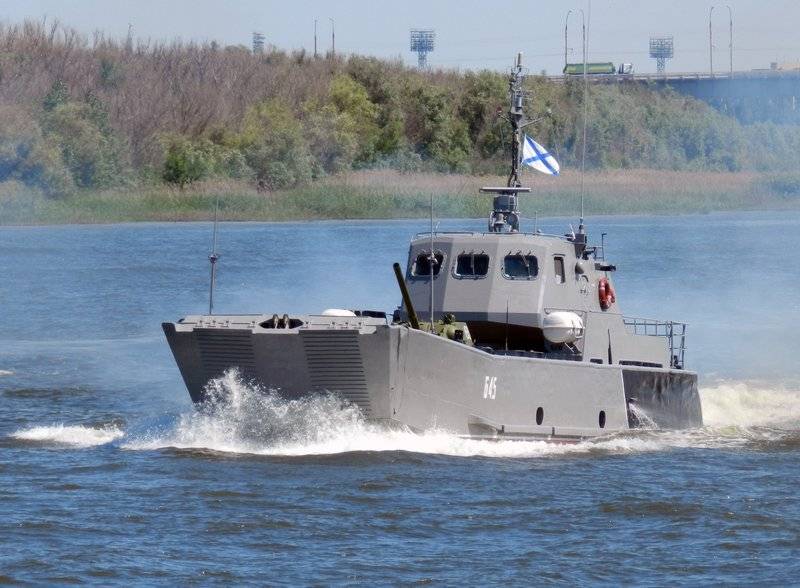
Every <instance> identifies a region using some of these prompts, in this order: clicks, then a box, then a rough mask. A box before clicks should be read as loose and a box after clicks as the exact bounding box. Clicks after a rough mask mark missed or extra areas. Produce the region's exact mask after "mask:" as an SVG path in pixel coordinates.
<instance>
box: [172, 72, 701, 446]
mask: <svg viewBox="0 0 800 588" xmlns="http://www.w3.org/2000/svg"><path fill="white" fill-rule="evenodd" d="M509 87H510V95H511V108H510V111H509V115H508V120H509V122H510V124H511V126H512V130H513V137H514V139H513V141H512V167H511V174H510V176H509V180H508V185H507V186H503V187H498V188H485V189H484V191H485V192H487V193H490V194H492V195H493V199H494V210H493V212H492V214H491V215H490V217H489V223H488V224H489V226H488V230H487V232H485V233H476V232H433V233H425V234H420V235H417V236H416V237H415V238H414V239H413V240H412V241H411V246H410V248H409V254H408V260H407V263H406V269H405V273H404V275H401V276H400V286H401V290H405V292H404V295H405V296H406V302H405V303H404V304H402V305H401V306H400V307H399V308H398V309H397V310H396V311H395V312H394V315H393V316H392V317H387V316H386V315H385V314H384V313H382V312H374V311H358V310H355V311H349V310H338V311H337V310H330V311H326V312H325V313H321V314H319V315H294V314H283V313H277V314H275V313H274V312H269V313H265V314H263V315H232V316H227V315H225V316H223V315H210V314H209V315H202V316H188V317H185V318H184V319H182V320H180V321H178V322H177V323H164V324H163V327H164V332H165V333H166V336H167V340H168V341H169V344H170V347H171V348H172V352H173V354H174V356H175V359H176V361H177V363H178V367H179V368H180V371H181V374H182V376H183V379H184V381H185V382H186V386H187V387H188V389H189V393H190V394H191V397H192V400H194V401H195V402H202V401H203V400H204V398H205V392H204V389H205V386H206V384H207V382H208V381H209V380H210V379H212V378H215V377H218V376H220V375H222V374H223V373H224V372H225V371H226V370H228V369H230V368H238V369H239V370H240V372H241V374H242V377H243V378H245V379H247V380H253V381H256V382H259V383H260V384H262V387H263V389H264V390H274V391H277V393H279V394H280V395H282V396H284V397H286V398H297V397H302V396H306V395H310V394H317V393H321V392H332V393H336V394H339V395H341V396H342V397H344V398H345V399H347V400H349V401H350V402H352V403H354V404H356V405H358V406H359V407H360V408H361V410H362V412H363V413H364V415H365V416H366V417H367V418H369V419H373V420H376V421H383V422H386V423H387V424H392V425H400V426H405V427H409V428H411V429H413V430H415V431H424V430H428V429H431V428H438V429H444V430H448V431H452V432H454V433H457V434H460V435H466V436H471V437H480V438H508V437H513V438H543V439H551V440H562V441H568V440H576V439H580V438H585V437H592V436H597V435H603V434H607V433H610V432H613V431H620V430H625V429H629V428H635V427H638V426H640V425H642V424H643V421H646V422H647V423H648V424H650V425H652V424H655V425H657V426H660V427H669V428H684V427H695V426H699V425H701V424H702V416H701V410H700V400H699V396H698V392H697V375H696V374H695V373H692V372H689V371H686V370H685V369H683V368H684V357H683V355H684V338H685V325H683V324H680V323H674V322H660V321H654V320H644V319H633V318H626V317H624V316H623V315H622V314H621V311H620V308H619V305H618V303H617V302H616V296H615V293H614V290H613V280H612V278H611V275H612V274H613V272H614V270H615V268H614V266H613V265H611V264H609V263H608V262H607V261H606V260H605V253H604V251H603V248H602V247H599V246H590V245H589V244H588V241H587V235H586V231H585V227H584V223H583V219H581V222H580V224H579V227H578V230H577V231H576V232H575V233H572V232H570V234H569V235H567V236H554V235H543V234H541V233H538V232H535V233H525V232H521V231H520V230H519V215H518V213H517V198H518V197H519V194H520V192H525V191H527V188H523V187H522V186H521V185H520V182H519V178H518V166H519V163H520V155H519V151H520V146H521V140H522V129H523V128H524V126H525V124H526V123H525V119H524V113H523V111H522V98H523V92H522V66H521V60H520V59H518V61H517V65H516V67H515V69H514V70H513V71H512V74H511V77H510V81H509ZM398 271H400V270H398ZM415 311H416V312H415ZM417 313H418V315H419V316H418V315H417ZM431 317H432V318H433V323H431V320H430V319H431ZM421 318H424V319H427V321H425V322H423V321H421Z"/></svg>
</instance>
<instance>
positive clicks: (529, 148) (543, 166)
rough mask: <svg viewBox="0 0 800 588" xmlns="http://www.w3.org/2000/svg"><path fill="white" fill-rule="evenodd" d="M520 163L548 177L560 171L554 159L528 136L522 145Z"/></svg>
mask: <svg viewBox="0 0 800 588" xmlns="http://www.w3.org/2000/svg"><path fill="white" fill-rule="evenodd" d="M522 163H524V164H525V165H529V166H531V167H532V168H533V169H535V170H536V171H540V172H542V173H543V174H547V175H550V176H557V175H558V170H559V169H561V168H559V167H558V162H557V161H556V158H555V157H553V156H552V155H550V153H548V151H547V150H546V149H545V148H544V147H542V146H541V145H539V143H537V142H536V141H534V140H533V139H531V138H530V137H529V136H528V135H525V141H524V142H523V143H522Z"/></svg>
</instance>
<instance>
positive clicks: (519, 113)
mask: <svg viewBox="0 0 800 588" xmlns="http://www.w3.org/2000/svg"><path fill="white" fill-rule="evenodd" d="M524 81H525V69H524V68H523V67H522V53H518V54H517V59H516V62H515V64H514V67H513V68H512V69H511V74H510V75H509V76H508V98H509V110H508V116H503V117H502V118H504V119H506V120H507V121H508V122H509V124H510V125H511V131H512V137H511V173H509V175H508V181H507V182H506V185H505V186H502V187H493V188H481V192H488V193H492V194H495V197H494V209H493V210H492V214H491V215H489V232H490V233H503V232H516V231H519V209H518V208H517V194H519V193H520V192H530V191H531V189H530V188H523V187H522V182H521V181H520V179H519V165H520V162H521V159H522V140H523V137H522V129H524V128H525V127H526V126H527V125H528V124H530V123H528V122H526V121H525V112H524V111H523V107H524V103H525V91H524V90H523V88H522V84H523V82H524ZM501 116H502V115H501Z"/></svg>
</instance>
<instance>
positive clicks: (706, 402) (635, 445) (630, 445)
mask: <svg viewBox="0 0 800 588" xmlns="http://www.w3.org/2000/svg"><path fill="white" fill-rule="evenodd" d="M208 391H209V393H210V397H211V400H210V402H208V403H207V405H205V406H203V407H202V408H200V409H199V410H196V411H192V412H189V413H186V414H184V415H182V416H181V417H180V418H179V419H178V420H177V422H176V423H175V424H174V426H172V427H171V428H170V429H169V430H166V431H160V432H151V433H149V434H146V435H144V436H141V437H138V438H131V439H129V438H126V439H125V440H124V441H123V443H122V447H123V448H125V449H133V450H154V449H162V448H176V449H205V450H212V451H220V452H233V453H250V454H258V455H273V456H300V455H330V454H338V453H347V452H380V451H406V452H413V453H423V454H437V455H448V456H463V457H472V456H481V457H505V458H528V457H546V456H551V455H553V456H558V455H565V454H616V453H633V452H652V451H663V450H668V449H671V448H681V447H707V448H727V447H748V446H753V448H754V449H757V448H758V447H759V446H760V445H763V444H785V443H787V442H789V443H794V442H795V441H796V442H797V444H798V446H800V393H798V392H796V391H793V390H789V389H777V388H775V387H770V386H766V385H764V386H760V387H759V386H757V385H752V384H745V383H740V382H736V383H719V384H717V385H714V386H710V387H707V388H704V389H703V390H702V391H701V399H702V404H703V412H704V415H705V418H706V423H707V426H705V427H703V428H701V429H694V430H687V431H659V430H655V429H652V428H645V429H643V430H638V431H630V432H625V433H622V434H616V435H610V436H608V437H604V438H599V439H594V440H588V441H584V442H581V443H576V444H568V445H564V444H554V443H548V442H544V441H511V440H502V441H478V440H471V439H464V438H461V437H458V436H456V435H453V434H451V433H448V432H446V431H437V430H433V431H429V432H427V433H424V434H422V435H419V434H415V433H412V432H411V431H409V430H403V429H388V428H386V427H383V426H380V425H376V424H373V423H369V422H367V421H366V420H364V418H363V417H362V416H361V413H360V412H359V410H358V409H357V408H356V407H355V406H353V405H348V404H346V403H344V402H343V401H342V400H340V399H339V398H338V397H336V396H333V395H320V396H315V397H312V398H305V399H301V400H292V401H287V400H283V399H281V398H279V397H278V396H277V395H276V394H271V393H268V392H265V391H264V390H261V389H259V388H258V387H257V386H253V385H250V384H247V383H246V382H243V381H242V380H241V378H240V377H239V375H238V374H237V373H236V372H235V371H231V372H229V373H227V374H226V375H225V376H224V377H222V378H219V379H217V380H214V381H213V382H212V383H211V384H210V386H209V388H208ZM639 417H640V421H641V422H645V423H646V422H648V419H647V418H646V417H647V415H639Z"/></svg>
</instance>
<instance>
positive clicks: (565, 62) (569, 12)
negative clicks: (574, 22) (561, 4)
mask: <svg viewBox="0 0 800 588" xmlns="http://www.w3.org/2000/svg"><path fill="white" fill-rule="evenodd" d="M570 14H572V10H567V16H566V18H565V19H564V69H566V68H567V63H568V62H567V27H568V26H569V15H570Z"/></svg>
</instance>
